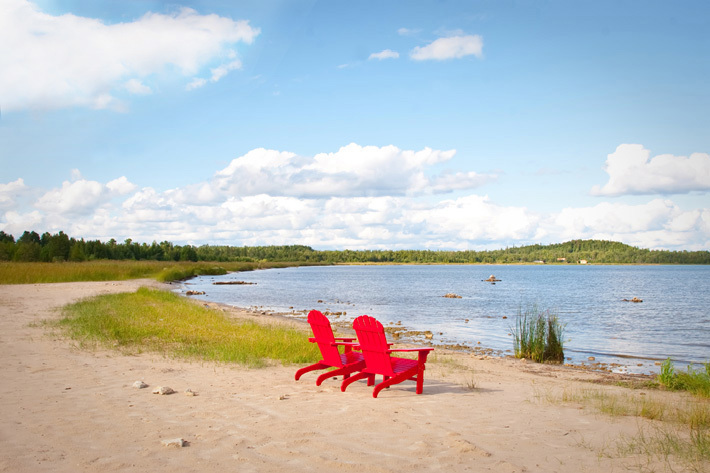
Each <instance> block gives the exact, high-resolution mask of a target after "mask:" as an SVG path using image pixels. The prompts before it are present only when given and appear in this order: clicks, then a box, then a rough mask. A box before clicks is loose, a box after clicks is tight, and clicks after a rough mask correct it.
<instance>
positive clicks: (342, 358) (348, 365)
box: [296, 310, 365, 386]
mask: <svg viewBox="0 0 710 473" xmlns="http://www.w3.org/2000/svg"><path fill="white" fill-rule="evenodd" d="M308 323H309V324H311V330H313V337H311V338H309V339H308V341H309V342H311V343H317V344H318V348H320V352H321V355H322V356H323V359H322V360H320V361H319V362H318V363H315V364H313V365H310V366H306V367H305V368H301V369H300V370H298V371H296V381H298V380H299V378H300V377H301V376H303V374H304V373H308V372H309V371H315V370H322V369H326V368H335V369H334V370H332V371H328V372H326V373H323V374H321V375H320V376H319V377H318V379H317V380H316V386H320V385H321V383H322V382H323V381H324V380H326V379H328V378H332V377H335V376H340V375H343V378H344V379H347V378H348V377H349V376H350V373H354V372H356V371H360V370H361V369H363V368H364V367H365V360H364V358H363V356H362V354H360V353H357V352H354V351H353V350H352V347H353V346H357V344H354V343H352V341H353V340H355V338H343V337H338V338H336V337H335V336H334V335H333V329H332V328H331V327H330V320H328V318H327V317H326V316H325V315H323V314H322V313H321V312H319V311H317V310H312V311H310V312H309V313H308ZM338 346H343V347H345V348H344V349H343V353H340V351H339V350H338Z"/></svg>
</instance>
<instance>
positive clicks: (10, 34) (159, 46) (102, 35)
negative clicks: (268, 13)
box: [0, 0, 260, 111]
mask: <svg viewBox="0 0 710 473" xmlns="http://www.w3.org/2000/svg"><path fill="white" fill-rule="evenodd" d="M2 9H3V14H2V15H0V70H1V71H3V72H2V74H0V97H3V104H2V106H3V109H4V111H14V110H24V109H48V108H50V109H51V108H63V107H76V106H78V107H90V108H97V109H102V108H113V109H121V107H122V106H123V104H122V103H121V101H120V99H119V98H118V97H117V96H116V94H117V93H119V92H120V91H121V90H127V91H128V92H129V93H131V94H146V93H150V91H151V90H152V89H151V87H150V86H149V85H147V84H146V81H150V80H154V79H155V80H157V79H156V76H157V75H158V73H161V72H166V71H171V70H173V69H174V70H177V71H179V72H180V73H181V74H183V75H185V76H188V77H190V76H194V75H195V74H197V73H198V72H199V71H200V70H201V69H202V68H203V67H205V66H208V65H209V64H212V63H215V62H218V61H221V62H223V64H222V65H219V66H217V67H215V68H214V69H213V70H212V71H211V72H212V77H211V80H213V81H216V80H219V78H221V77H223V76H224V74H226V73H227V72H229V71H230V70H233V69H236V68H238V67H240V64H241V63H240V62H239V61H238V60H236V59H234V51H233V50H232V49H230V48H231V46H233V45H234V44H236V43H238V42H243V43H246V44H251V43H252V42H253V41H254V39H255V38H256V36H257V35H258V34H259V32H260V31H259V29H258V28H254V27H252V26H250V25H249V22H248V21H244V20H239V21H234V20H232V19H230V18H225V17H220V16H218V15H214V14H212V15H200V14H198V13H197V12H196V11H194V10H192V9H189V8H183V9H181V10H179V11H177V12H175V13H172V14H161V13H146V14H145V15H143V16H142V17H141V18H139V19H137V20H134V21H131V22H127V23H118V24H106V23H104V22H102V21H100V20H97V19H93V18H84V17H79V16H76V15H72V14H66V15H61V16H52V15H49V14H47V13H44V12H42V11H41V10H40V8H39V7H38V6H37V5H35V4H33V3H31V2H30V1H28V0H3V6H2Z"/></svg>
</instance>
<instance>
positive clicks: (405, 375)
mask: <svg viewBox="0 0 710 473" xmlns="http://www.w3.org/2000/svg"><path fill="white" fill-rule="evenodd" d="M416 373H417V368H412V369H409V370H407V371H403V372H401V373H399V374H397V375H396V376H393V377H391V378H389V379H386V380H385V381H382V382H381V383H380V384H378V385H377V386H375V389H374V390H373V391H372V397H374V398H376V397H377V395H378V394H379V393H380V391H382V390H383V389H385V388H389V387H390V386H392V385H393V384H399V383H401V382H402V381H407V380H408V379H412V377H413V376H414V375H415V374H416ZM417 394H419V393H417Z"/></svg>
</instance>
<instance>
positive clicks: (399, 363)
mask: <svg viewBox="0 0 710 473" xmlns="http://www.w3.org/2000/svg"><path fill="white" fill-rule="evenodd" d="M418 365H419V362H418V361H417V360H410V359H409V358H398V357H396V356H393V357H391V358H390V366H392V371H393V372H394V373H395V374H397V373H404V372H405V371H407V370H410V369H412V368H416V367H417V366H418ZM362 371H363V373H374V374H381V373H380V370H378V369H372V370H370V369H368V368H365V369H364V370H362Z"/></svg>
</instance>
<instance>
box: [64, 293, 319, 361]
mask: <svg viewBox="0 0 710 473" xmlns="http://www.w3.org/2000/svg"><path fill="white" fill-rule="evenodd" d="M56 326H58V327H59V328H60V329H61V330H62V331H63V332H64V333H65V334H66V335H68V336H69V337H71V338H73V339H75V340H77V341H78V342H79V344H80V346H82V347H107V348H115V349H119V350H121V351H123V352H127V353H140V352H157V353H161V354H163V355H165V356H168V357H183V358H189V359H199V360H206V361H217V362H224V363H237V364H240V365H245V366H249V367H260V366H264V365H266V364H268V360H277V361H280V362H282V363H304V362H309V361H313V360H317V359H318V356H319V354H318V350H317V347H316V346H315V345H314V344H312V343H308V337H307V334H305V333H304V332H301V331H299V330H295V329H293V328H286V327H279V326H273V325H262V324H257V323H254V322H250V321H235V320H230V319H228V318H227V317H225V316H224V314H223V313H221V312H218V311H216V310H213V309H209V308H206V307H204V306H201V305H198V304H195V303H194V302H191V301H189V300H186V299H184V298H182V297H180V296H178V295H176V294H173V293H170V292H167V291H160V290H155V289H148V288H140V289H139V290H138V291H137V292H135V293H122V294H111V295H102V296H97V297H93V298H90V299H86V300H83V301H79V302H76V303H74V304H70V305H68V306H66V307H64V308H63V318H62V319H61V320H59V321H58V322H56Z"/></svg>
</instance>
